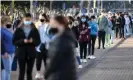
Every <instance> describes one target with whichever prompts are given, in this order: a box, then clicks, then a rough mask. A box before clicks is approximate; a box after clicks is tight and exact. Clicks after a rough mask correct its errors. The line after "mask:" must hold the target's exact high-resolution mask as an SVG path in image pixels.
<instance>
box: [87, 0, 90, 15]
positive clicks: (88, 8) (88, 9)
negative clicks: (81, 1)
mask: <svg viewBox="0 0 133 80" xmlns="http://www.w3.org/2000/svg"><path fill="white" fill-rule="evenodd" d="M89 11H90V0H88V10H87V13H89Z"/></svg>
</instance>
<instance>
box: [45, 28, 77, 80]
mask: <svg viewBox="0 0 133 80" xmlns="http://www.w3.org/2000/svg"><path fill="white" fill-rule="evenodd" d="M73 50H74V37H73V36H72V32H71V31H70V30H68V29H66V31H65V32H64V33H63V34H62V35H61V36H59V37H58V38H56V39H55V40H54V41H53V42H51V43H50V49H49V50H48V54H49V58H50V62H49V64H48V66H47V68H46V72H45V79H46V80H76V65H75V55H74V51H73Z"/></svg>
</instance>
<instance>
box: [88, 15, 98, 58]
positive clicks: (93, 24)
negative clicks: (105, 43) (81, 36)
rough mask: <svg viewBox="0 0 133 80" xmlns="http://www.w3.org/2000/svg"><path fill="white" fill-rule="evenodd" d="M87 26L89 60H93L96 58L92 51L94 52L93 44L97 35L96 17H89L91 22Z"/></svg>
mask: <svg viewBox="0 0 133 80" xmlns="http://www.w3.org/2000/svg"><path fill="white" fill-rule="evenodd" d="M89 26H90V30H91V31H90V44H89V48H90V52H91V53H90V55H89V58H90V59H95V58H96V57H95V56H94V51H95V42H96V38H97V34H98V24H97V22H96V17H95V16H91V21H90V22H89Z"/></svg>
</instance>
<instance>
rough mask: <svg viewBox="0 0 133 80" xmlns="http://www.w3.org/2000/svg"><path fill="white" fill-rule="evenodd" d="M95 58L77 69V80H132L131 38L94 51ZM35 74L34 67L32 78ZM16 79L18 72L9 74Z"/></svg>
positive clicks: (42, 70) (116, 41)
mask: <svg viewBox="0 0 133 80" xmlns="http://www.w3.org/2000/svg"><path fill="white" fill-rule="evenodd" d="M97 43H98V41H97ZM97 43H96V48H97ZM95 56H96V59H94V60H89V59H88V62H87V63H83V68H82V69H77V71H78V78H79V80H133V36H131V37H129V38H127V39H125V40H120V39H117V40H115V41H114V44H112V45H111V47H110V48H107V49H96V50H95ZM41 72H42V73H43V72H44V66H42V69H41ZM35 74H36V68H35V66H34V70H33V77H34V76H35ZM17 79H18V70H17V71H13V72H12V73H11V80H17Z"/></svg>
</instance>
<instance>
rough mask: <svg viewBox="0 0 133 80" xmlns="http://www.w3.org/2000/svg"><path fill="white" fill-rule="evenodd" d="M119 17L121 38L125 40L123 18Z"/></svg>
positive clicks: (122, 16)
mask: <svg viewBox="0 0 133 80" xmlns="http://www.w3.org/2000/svg"><path fill="white" fill-rule="evenodd" d="M120 16H121V38H123V39H124V38H125V37H124V25H125V18H124V15H123V14H122V13H121V14H120Z"/></svg>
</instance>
